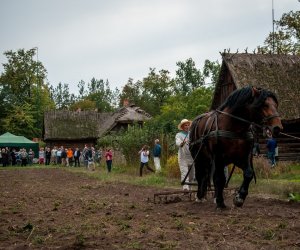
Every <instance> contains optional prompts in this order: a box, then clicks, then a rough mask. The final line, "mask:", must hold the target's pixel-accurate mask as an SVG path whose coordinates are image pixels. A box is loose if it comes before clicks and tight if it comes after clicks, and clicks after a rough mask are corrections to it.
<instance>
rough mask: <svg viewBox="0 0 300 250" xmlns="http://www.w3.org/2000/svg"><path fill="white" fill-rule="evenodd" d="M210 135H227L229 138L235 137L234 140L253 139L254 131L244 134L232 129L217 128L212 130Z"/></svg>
mask: <svg viewBox="0 0 300 250" xmlns="http://www.w3.org/2000/svg"><path fill="white" fill-rule="evenodd" d="M208 136H209V137H225V138H228V139H234V140H239V139H241V140H249V141H251V140H253V133H252V132H247V133H244V134H238V133H234V132H232V131H226V130H215V131H211V132H210V133H209V134H208Z"/></svg>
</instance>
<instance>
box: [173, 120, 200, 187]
mask: <svg viewBox="0 0 300 250" xmlns="http://www.w3.org/2000/svg"><path fill="white" fill-rule="evenodd" d="M190 125H191V122H190V121H189V120H187V119H183V120H182V121H181V122H180V123H179V124H178V129H179V130H180V132H178V133H177V134H176V136H175V140H176V146H177V147H178V164H179V168H180V173H181V181H183V180H184V179H185V178H186V175H187V173H188V171H189V168H191V170H190V172H189V175H188V177H187V178H186V180H187V181H188V182H192V181H193V180H194V178H195V169H194V166H193V163H194V160H193V158H192V155H191V152H190V150H189V128H190ZM182 188H183V190H185V191H188V190H190V186H189V185H187V184H184V185H183V187H182Z"/></svg>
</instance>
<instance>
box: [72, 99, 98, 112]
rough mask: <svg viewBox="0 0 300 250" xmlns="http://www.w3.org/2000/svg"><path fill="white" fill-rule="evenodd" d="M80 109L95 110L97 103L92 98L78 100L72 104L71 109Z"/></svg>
mask: <svg viewBox="0 0 300 250" xmlns="http://www.w3.org/2000/svg"><path fill="white" fill-rule="evenodd" d="M78 109H81V110H95V109H96V103H95V102H94V101H91V100H86V99H83V100H79V101H77V102H74V103H73V104H71V105H70V110H72V111H76V110H78Z"/></svg>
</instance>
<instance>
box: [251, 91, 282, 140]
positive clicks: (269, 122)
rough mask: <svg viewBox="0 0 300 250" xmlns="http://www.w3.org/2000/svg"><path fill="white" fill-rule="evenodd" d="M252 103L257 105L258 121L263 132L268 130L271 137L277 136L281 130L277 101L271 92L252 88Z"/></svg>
mask: <svg viewBox="0 0 300 250" xmlns="http://www.w3.org/2000/svg"><path fill="white" fill-rule="evenodd" d="M253 95H254V98H255V99H256V98H257V99H256V100H255V101H254V103H255V102H256V104H257V105H258V107H259V108H258V112H259V116H260V120H261V121H262V125H263V127H264V129H265V130H270V131H271V132H272V134H273V136H275V137H276V136H278V135H279V133H280V131H281V130H282V129H283V126H282V123H281V118H280V115H279V113H278V101H277V98H276V96H275V94H273V93H272V92H271V91H267V90H263V89H256V88H253Z"/></svg>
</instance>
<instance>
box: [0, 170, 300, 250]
mask: <svg viewBox="0 0 300 250" xmlns="http://www.w3.org/2000/svg"><path fill="white" fill-rule="evenodd" d="M94 174H95V175H97V174H100V173H98V172H95V173H94ZM178 190H179V187H178ZM163 191H168V190H166V189H164V190H162V189H159V188H150V187H142V186H134V185H129V184H123V183H109V184H107V183H106V184H105V183H103V182H101V181H100V180H97V179H94V178H90V177H88V176H86V175H84V174H82V173H74V172H70V171H66V170H63V169H54V168H52V169H20V170H0V248H1V249H32V248H35V249H300V204H299V203H289V202H286V201H280V200H274V199H262V198H258V197H254V196H253V194H252V196H251V195H249V197H248V199H247V200H246V202H245V204H244V207H243V208H233V207H232V197H230V196H228V197H227V198H226V204H227V205H228V207H229V208H228V209H227V210H225V211H216V210H215V205H214V204H213V201H212V199H211V200H209V201H208V202H207V203H205V204H199V203H196V202H195V201H194V200H193V199H192V200H191V201H190V200H189V197H188V195H183V194H178V196H177V197H175V199H173V200H172V202H167V203H166V202H164V201H161V202H158V203H153V194H154V193H157V192H163Z"/></svg>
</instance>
